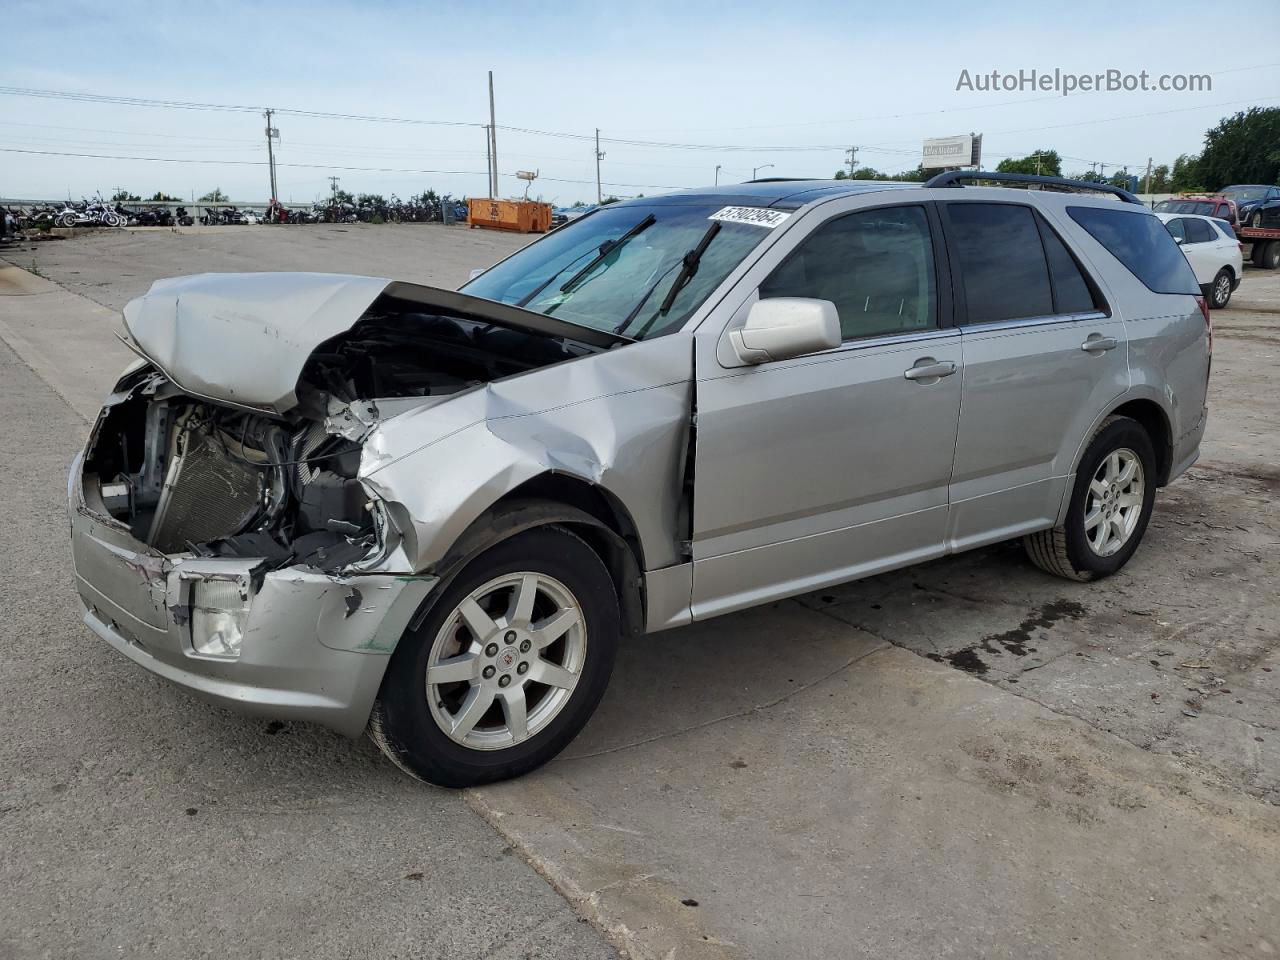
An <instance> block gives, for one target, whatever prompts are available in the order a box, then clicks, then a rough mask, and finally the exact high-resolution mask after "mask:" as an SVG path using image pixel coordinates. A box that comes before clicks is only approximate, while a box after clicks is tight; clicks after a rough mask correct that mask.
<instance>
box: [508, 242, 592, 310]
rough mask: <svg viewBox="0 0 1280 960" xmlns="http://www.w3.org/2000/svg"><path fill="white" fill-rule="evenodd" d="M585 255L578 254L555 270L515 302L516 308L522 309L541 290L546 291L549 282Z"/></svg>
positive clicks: (549, 284)
mask: <svg viewBox="0 0 1280 960" xmlns="http://www.w3.org/2000/svg"><path fill="white" fill-rule="evenodd" d="M588 252H589V251H588ZM586 255H587V254H586V253H580V254H578V255H577V256H576V257H574V258H573V259H572V260H570V261H569V262H568V263H566V264H565V265H564V266H563V267H561V268H560V269H559V270H557V271H556V272H555V273H553V274H552V275H551V276H549V277H547V279H545V280H543V281H542V282H541V283H540V284H538V285H537V286H536V287H534V288H533V290H531V291H530V292H529V293H527V294H525V295H524V296H523V297H521V298H520V299H519V300H517V301H516V306H517V307H523V306H524V305H525V304H527V303H528V302H529V301H530V300H532V299H533V298H534V297H536V296H537V295H538V294H540V293H541V292H542V291H543V290H545V289H547V287H549V286H551V282H552V281H553V280H555V278H556V277H558V276H560V274H562V273H564V272H565V271H566V270H568V269H569V268H570V267H572V266H573V265H574V264H575V263H577V262H578V261H579V260H581V259H582V258H583V257H585V256H586Z"/></svg>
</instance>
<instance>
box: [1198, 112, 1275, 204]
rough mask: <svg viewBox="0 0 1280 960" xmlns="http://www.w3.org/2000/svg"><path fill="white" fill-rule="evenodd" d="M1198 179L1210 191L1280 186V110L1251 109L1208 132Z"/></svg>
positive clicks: (1224, 121)
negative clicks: (1238, 186)
mask: <svg viewBox="0 0 1280 960" xmlns="http://www.w3.org/2000/svg"><path fill="white" fill-rule="evenodd" d="M1174 169H1175V171H1176V169H1177V168H1176V166H1175V168H1174ZM1196 179H1197V181H1198V184H1199V185H1200V186H1204V187H1208V188H1209V189H1210V190H1218V189H1221V188H1222V187H1225V186H1227V184H1231V183H1267V184H1271V183H1280V107H1251V108H1250V109H1248V110H1244V111H1241V112H1240V113H1237V114H1235V115H1233V116H1230V117H1227V118H1225V119H1224V120H1222V121H1221V122H1220V123H1219V124H1218V125H1217V126H1216V127H1213V128H1212V129H1210V130H1206V131H1205V135H1204V150H1203V151H1202V152H1201V154H1200V162H1199V164H1198V169H1197V177H1196Z"/></svg>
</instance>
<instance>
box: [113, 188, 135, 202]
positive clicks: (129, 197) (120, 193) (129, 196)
mask: <svg viewBox="0 0 1280 960" xmlns="http://www.w3.org/2000/svg"><path fill="white" fill-rule="evenodd" d="M141 199H142V198H141V197H140V196H138V195H137V194H136V193H130V192H129V191H128V190H117V191H116V192H115V193H114V194H113V195H112V197H111V202H112V203H135V202H137V201H138V200H141Z"/></svg>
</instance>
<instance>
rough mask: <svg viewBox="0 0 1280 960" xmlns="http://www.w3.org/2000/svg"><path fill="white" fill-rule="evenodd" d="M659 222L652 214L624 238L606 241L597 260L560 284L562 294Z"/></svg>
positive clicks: (601, 246) (601, 245)
mask: <svg viewBox="0 0 1280 960" xmlns="http://www.w3.org/2000/svg"><path fill="white" fill-rule="evenodd" d="M657 220H658V218H657V217H655V216H654V215H653V214H652V213H651V214H649V215H648V216H647V217H645V218H644V219H643V220H641V221H640V222H639V223H637V224H636V225H635V226H634V227H632V228H631V229H630V230H628V231H627V232H626V233H624V234H623V235H622V236H620V237H619V238H618V239H617V240H606V241H605V242H604V243H602V244H600V252H599V253H598V254H597V255H596V256H595V258H594V259H593V260H592V261H591V262H590V263H588V264H587V265H586V266H585V267H583V268H582V269H581V270H579V271H578V272H577V273H575V274H574V275H573V276H572V277H570V278H569V279H568V280H566V281H565V282H564V283H562V284H560V292H561V293H568V292H569V291H570V290H572V289H573V288H574V287H576V286H577V285H578V283H579V282H581V280H582V278H583V277H585V276H586V275H587V274H589V273H590V272H591V271H592V270H594V269H595V268H596V267H597V266H599V264H600V262H601V261H602V260H604V258H605V257H607V256H609V254H611V253H613V252H614V251H615V250H617V249H618V248H619V247H621V246H622V245H623V244H624V243H626V242H627V241H628V240H630V239H631V238H632V237H634V236H635V235H636V234H638V233H640V232H641V231H643V230H646V229H648V228H649V227H651V226H653V225H654V223H656V222H657Z"/></svg>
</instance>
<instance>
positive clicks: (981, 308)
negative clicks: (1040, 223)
mask: <svg viewBox="0 0 1280 960" xmlns="http://www.w3.org/2000/svg"><path fill="white" fill-rule="evenodd" d="M947 217H948V220H949V222H950V226H951V229H950V231H949V232H948V240H949V241H950V240H954V247H955V249H956V251H957V253H958V256H959V260H960V274H961V277H962V278H963V283H964V299H965V306H966V308H967V312H968V322H969V323H991V322H993V321H999V320H1020V319H1024V318H1027V317H1046V316H1051V315H1052V314H1053V313H1054V309H1053V290H1052V287H1051V286H1050V285H1049V268H1048V264H1047V262H1046V260H1045V252H1044V247H1043V246H1042V245H1041V243H1040V232H1039V230H1038V229H1037V228H1036V221H1035V214H1034V213H1033V211H1032V210H1031V208H1030V207H1024V206H1021V205H1019V204H1013V203H949V204H947Z"/></svg>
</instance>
